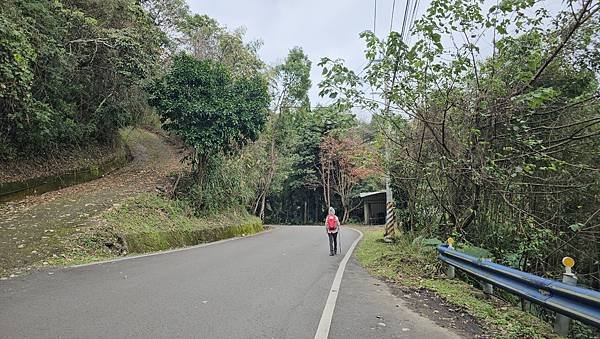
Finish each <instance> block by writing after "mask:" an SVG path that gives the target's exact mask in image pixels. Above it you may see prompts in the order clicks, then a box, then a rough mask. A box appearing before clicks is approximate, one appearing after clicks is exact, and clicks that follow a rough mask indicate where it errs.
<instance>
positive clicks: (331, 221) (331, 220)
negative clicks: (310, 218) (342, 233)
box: [327, 215, 337, 231]
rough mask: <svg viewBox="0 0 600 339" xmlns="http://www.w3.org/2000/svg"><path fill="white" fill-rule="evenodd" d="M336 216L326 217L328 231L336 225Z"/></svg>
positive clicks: (332, 229)
mask: <svg viewBox="0 0 600 339" xmlns="http://www.w3.org/2000/svg"><path fill="white" fill-rule="evenodd" d="M336 219H337V218H336V217H335V215H330V216H328V217H327V229H328V230H330V231H335V229H336V227H337V220H336Z"/></svg>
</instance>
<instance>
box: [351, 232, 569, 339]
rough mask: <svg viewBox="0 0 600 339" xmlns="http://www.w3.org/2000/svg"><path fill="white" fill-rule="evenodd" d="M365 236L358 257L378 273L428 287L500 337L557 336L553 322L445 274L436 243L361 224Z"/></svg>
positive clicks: (391, 278) (378, 275)
mask: <svg viewBox="0 0 600 339" xmlns="http://www.w3.org/2000/svg"><path fill="white" fill-rule="evenodd" d="M361 230H362V231H363V233H364V238H363V240H362V241H361V243H360V245H359V246H358V248H357V250H356V257H357V259H358V261H359V262H360V263H361V265H363V266H364V267H365V268H366V269H367V270H368V271H369V272H370V273H371V274H373V275H374V276H377V277H380V278H384V279H386V280H388V281H391V282H394V283H396V284H399V285H401V286H407V287H414V288H421V287H422V288H426V289H428V290H431V291H433V292H435V293H436V294H438V295H439V296H440V297H441V298H443V299H444V300H445V301H446V302H448V303H450V304H453V305H455V306H457V307H459V308H461V309H463V310H465V311H466V312H468V313H469V314H471V315H472V316H474V317H475V318H476V319H478V320H479V321H480V322H481V324H482V325H483V326H484V327H486V329H487V330H488V331H490V332H491V333H492V334H493V336H494V337H497V338H557V337H558V336H557V335H556V334H555V333H553V332H552V329H551V327H550V325H548V324H547V323H544V322H543V321H542V320H540V319H538V318H537V317H535V316H533V315H531V314H529V313H527V312H523V311H521V309H519V308H517V307H515V306H514V305H511V304H508V303H505V302H501V301H499V300H494V299H488V298H486V297H485V296H484V295H483V293H482V292H481V291H480V290H479V289H476V288H475V287H473V286H471V285H470V284H468V283H466V282H463V281H461V280H458V279H452V280H451V279H447V278H444V277H443V276H442V275H441V274H440V272H441V270H442V265H441V264H440V263H439V262H438V260H437V259H436V251H435V248H434V247H423V246H421V245H415V244H412V243H411V242H410V241H409V240H407V239H402V238H400V239H397V241H396V242H395V243H393V244H387V243H384V242H383V241H382V238H383V231H382V230H381V229H376V228H361Z"/></svg>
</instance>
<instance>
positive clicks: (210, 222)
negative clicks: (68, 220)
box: [49, 193, 262, 265]
mask: <svg viewBox="0 0 600 339" xmlns="http://www.w3.org/2000/svg"><path fill="white" fill-rule="evenodd" d="M100 219H101V220H100V221H99V225H98V226H95V227H92V228H90V229H89V230H87V231H86V232H84V233H82V234H78V235H76V236H72V237H70V238H67V239H65V244H64V246H65V247H68V248H71V249H72V250H71V251H70V252H69V254H68V255H66V256H62V257H58V258H54V259H51V260H49V264H50V265H65V264H69V265H72V264H80V263H88V262H93V261H98V260H105V259H110V258H115V257H117V256H120V255H126V254H128V253H145V252H152V251H160V250H165V249H169V248H176V247H182V246H189V245H195V244H199V243H203V242H210V241H215V240H220V239H225V238H230V237H234V236H243V235H249V234H252V233H256V232H258V231H260V230H262V222H261V221H260V219H258V218H256V217H254V216H251V215H249V214H248V213H247V212H245V211H227V212H223V213H222V214H217V215H210V216H206V217H197V216H194V215H193V214H191V209H190V208H189V207H188V206H186V205H185V203H183V202H180V201H174V200H168V199H165V198H163V197H160V196H157V195H155V194H151V193H143V194H140V195H137V196H136V197H134V198H130V199H127V200H125V201H124V202H123V203H122V204H117V205H115V206H114V207H113V208H112V209H110V210H108V211H107V212H105V213H104V214H103V215H102V216H101V218H100Z"/></svg>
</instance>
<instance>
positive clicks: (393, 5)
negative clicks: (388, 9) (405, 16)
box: [390, 0, 396, 33]
mask: <svg viewBox="0 0 600 339" xmlns="http://www.w3.org/2000/svg"><path fill="white" fill-rule="evenodd" d="M395 10H396V0H394V2H393V3H392V18H391V19H390V33H391V32H392V27H393V26H394V11H395Z"/></svg>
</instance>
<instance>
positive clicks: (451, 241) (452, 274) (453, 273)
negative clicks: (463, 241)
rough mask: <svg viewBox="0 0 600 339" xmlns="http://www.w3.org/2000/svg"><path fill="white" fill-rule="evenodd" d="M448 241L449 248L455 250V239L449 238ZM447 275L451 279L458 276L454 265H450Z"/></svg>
mask: <svg viewBox="0 0 600 339" xmlns="http://www.w3.org/2000/svg"><path fill="white" fill-rule="evenodd" d="M446 242H447V243H448V248H449V249H451V250H453V249H454V247H453V246H452V244H454V239H452V238H448V240H447V241H446ZM446 275H447V276H448V278H450V279H454V277H456V271H455V270H454V266H452V265H448V269H447V270H446Z"/></svg>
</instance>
